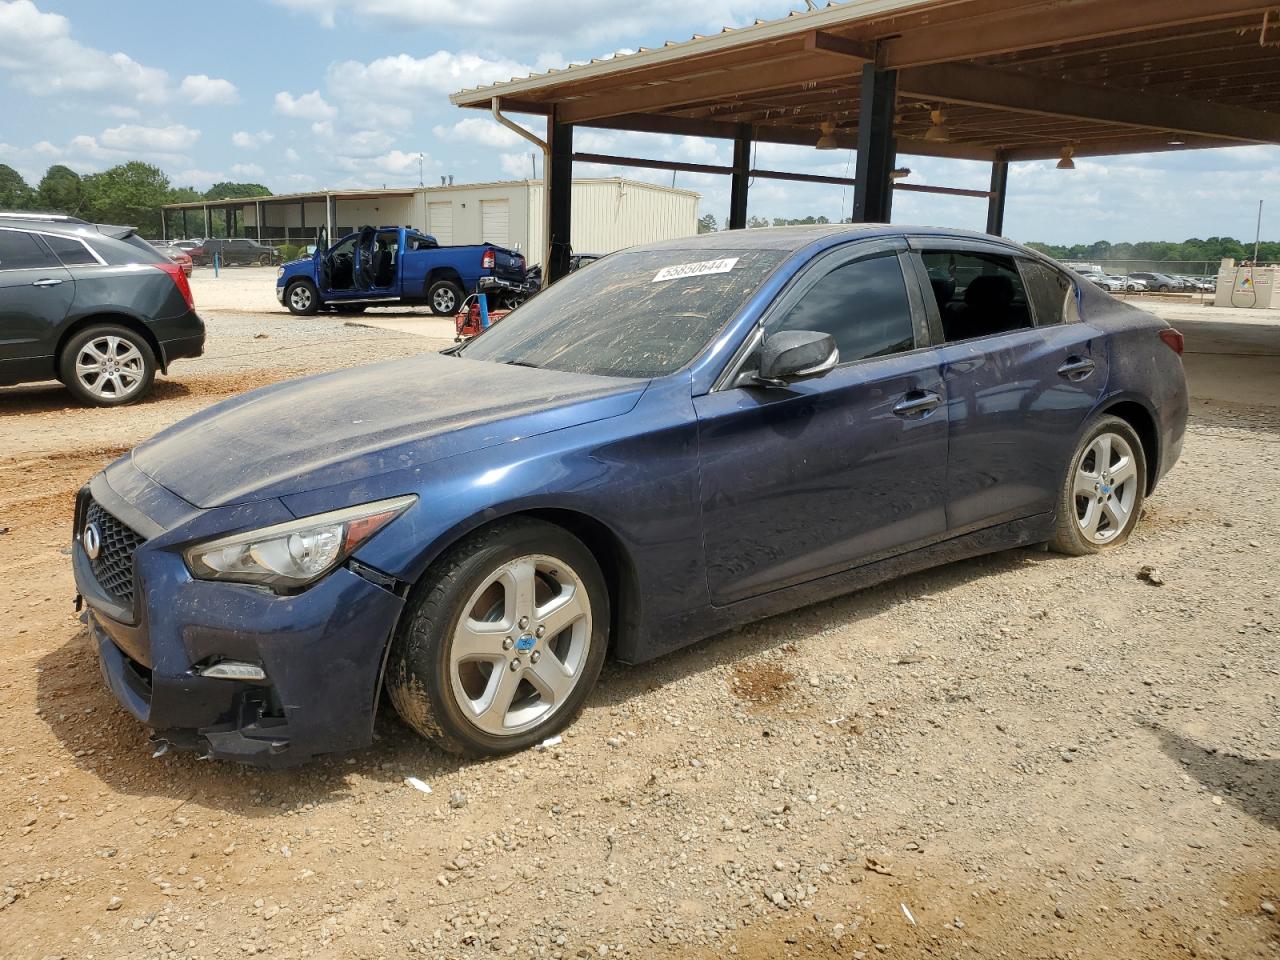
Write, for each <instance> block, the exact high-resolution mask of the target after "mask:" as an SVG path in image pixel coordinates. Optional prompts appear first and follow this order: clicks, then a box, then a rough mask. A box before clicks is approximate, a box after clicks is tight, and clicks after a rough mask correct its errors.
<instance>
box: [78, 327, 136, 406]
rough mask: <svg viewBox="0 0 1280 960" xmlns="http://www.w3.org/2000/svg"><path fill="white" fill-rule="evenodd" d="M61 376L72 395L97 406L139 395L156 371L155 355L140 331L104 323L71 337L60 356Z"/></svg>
mask: <svg viewBox="0 0 1280 960" xmlns="http://www.w3.org/2000/svg"><path fill="white" fill-rule="evenodd" d="M58 369H59V371H60V372H61V374H62V380H63V382H64V383H66V385H67V389H68V390H70V391H71V392H72V393H73V394H75V396H77V397H79V398H80V399H81V400H83V401H85V402H86V403H92V404H94V405H96V406H99V407H118V406H121V405H123V404H126V403H133V402H134V401H135V400H138V399H140V398H141V397H142V396H143V395H144V394H146V392H147V390H148V389H149V388H150V387H151V381H152V380H154V379H155V375H156V358H155V354H154V353H152V352H151V346H150V345H149V344H148V343H147V341H146V339H145V338H143V337H142V335H141V334H138V333H135V332H134V331H132V330H130V329H129V328H127V327H121V326H116V325H114V324H109V325H108V324H104V325H103V326H99V327H89V328H88V329H86V330H81V331H80V332H79V333H77V334H76V335H75V336H74V337H72V338H71V339H70V340H69V341H68V342H67V345H66V346H65V347H63V348H62V354H61V356H60V357H59V363H58Z"/></svg>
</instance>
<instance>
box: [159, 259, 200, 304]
mask: <svg viewBox="0 0 1280 960" xmlns="http://www.w3.org/2000/svg"><path fill="white" fill-rule="evenodd" d="M152 266H153V267H155V268H156V269H157V270H163V271H164V272H165V273H167V274H168V275H169V279H170V280H172V281H173V283H174V286H176V287H177V288H178V292H179V293H180V294H182V299H183V300H185V301H187V309H188V310H194V309H195V308H196V298H195V297H193V296H192V295H191V284H190V283H189V282H188V281H187V275H186V274H185V273H183V272H182V266H181V264H177V263H174V262H173V261H172V260H170V261H168V262H167V263H153V264H152Z"/></svg>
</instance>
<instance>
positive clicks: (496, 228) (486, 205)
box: [480, 200, 511, 247]
mask: <svg viewBox="0 0 1280 960" xmlns="http://www.w3.org/2000/svg"><path fill="white" fill-rule="evenodd" d="M480 227H481V230H482V236H481V237H480V239H481V240H483V241H484V242H485V243H494V244H497V245H498V246H500V247H506V246H509V245H510V243H511V236H510V234H511V202H510V201H509V200H481V201H480Z"/></svg>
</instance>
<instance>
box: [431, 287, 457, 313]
mask: <svg viewBox="0 0 1280 960" xmlns="http://www.w3.org/2000/svg"><path fill="white" fill-rule="evenodd" d="M427 303H429V304H431V312H432V313H434V314H435V315H436V316H437V317H452V316H454V315H456V314H457V312H458V306H459V304H461V303H462V288H461V287H460V286H458V285H457V284H456V283H454V282H453V281H452V280H437V281H436V282H435V283H433V284H432V285H431V286H430V287H429V288H427Z"/></svg>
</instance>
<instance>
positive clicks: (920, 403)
mask: <svg viewBox="0 0 1280 960" xmlns="http://www.w3.org/2000/svg"><path fill="white" fill-rule="evenodd" d="M940 403H942V398H941V397H940V396H938V395H937V394H936V393H932V392H930V391H927V390H912V391H911V392H910V393H908V394H907V395H906V396H904V397H903V398H902V399H901V400H899V401H898V402H897V403H895V404H894V405H893V412H894V413H896V414H897V415H898V416H900V417H902V418H903V419H905V420H919V419H920V418H921V417H924V416H927V415H928V414H930V413H933V411H934V410H936V409H938V404H940Z"/></svg>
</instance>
